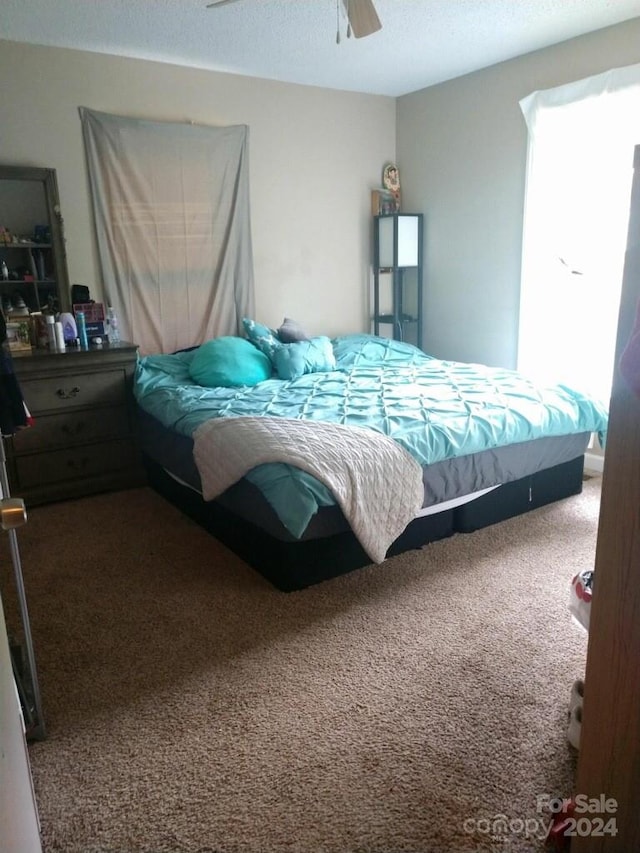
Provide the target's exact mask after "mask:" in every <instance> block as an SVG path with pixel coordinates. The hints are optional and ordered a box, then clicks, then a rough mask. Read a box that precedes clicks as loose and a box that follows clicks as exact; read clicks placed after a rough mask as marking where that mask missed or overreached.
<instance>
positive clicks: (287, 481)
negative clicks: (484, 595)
mask: <svg viewBox="0 0 640 853" xmlns="http://www.w3.org/2000/svg"><path fill="white" fill-rule="evenodd" d="M250 328H251V329H252V333H253V335H254V338H255V341H254V343H256V346H258V347H259V349H260V350H261V351H262V352H263V353H265V354H269V356H270V359H271V360H272V361H273V359H274V358H275V357H276V356H277V351H278V349H279V347H280V346H282V344H281V342H279V341H278V338H277V333H276V332H273V330H269V329H267V328H266V327H257V326H256V324H254V325H253V326H251V327H250ZM250 339H251V338H250ZM331 348H332V350H333V356H334V359H335V367H333V368H332V369H330V370H326V371H315V372H312V373H305V374H303V375H301V376H297V377H296V378H295V379H289V380H283V379H280V378H279V377H278V374H277V372H276V370H275V367H274V369H273V372H272V374H271V376H270V378H268V379H265V380H264V381H262V382H258V383H257V384H256V385H252V386H241V387H214V388H203V387H202V386H200V385H198V384H196V383H194V382H193V380H192V379H191V376H190V365H191V362H192V361H193V359H194V358H195V357H196V353H197V349H196V350H192V351H189V352H181V353H176V354H174V355H151V356H145V357H143V358H141V359H139V362H138V366H137V371H136V381H135V387H134V391H135V396H136V399H137V401H138V404H139V406H140V407H141V408H142V409H143V410H144V411H145V412H146V413H147V414H148V415H151V416H152V417H153V419H155V420H156V421H157V422H158V423H159V424H161V425H162V426H164V427H165V428H166V429H167V430H169V431H171V432H173V433H175V434H177V435H179V436H182V437H184V438H187V439H189V440H191V441H193V439H194V436H195V434H196V432H197V430H198V428H199V427H201V426H202V425H203V424H205V423H207V422H208V421H210V420H211V419H220V418H279V419H283V418H284V419H289V420H296V419H299V420H303V421H314V422H320V423H333V424H337V425H341V426H343V427H357V428H361V429H366V430H370V431H372V432H374V433H377V434H380V435H383V436H386V437H387V438H390V439H392V440H393V441H395V442H397V443H398V445H399V446H400V447H402V448H403V449H404V450H405V451H406V452H407V453H408V454H409V455H410V456H411V457H412V458H413V459H414V460H415V461H416V462H417V463H418V464H419V465H420V466H421V468H422V469H423V471H424V472H430V471H434V470H437V469H438V466H439V468H440V470H444V468H443V466H446V465H449V464H459V465H460V466H461V467H460V469H459V470H462V469H463V467H464V464H465V462H467V461H468V460H475V459H484V460H485V461H486V460H488V462H487V464H486V465H485V468H487V470H490V475H489V476H487V477H485V478H478V477H477V470H478V467H477V466H476V465H474V466H472V467H473V472H474V476H475V481H474V483H473V484H472V485H467V484H465V483H464V482H462V481H460V482H457V485H456V492H457V493H459V494H466V493H467V492H470V491H474V490H475V488H484V487H486V486H492V485H496V484H500V483H505V482H512V481H514V480H515V479H517V478H518V477H519V476H523V473H522V470H520V471H519V470H518V469H517V465H516V466H515V467H514V466H513V464H512V463H513V460H514V458H518V459H519V458H520V456H521V455H522V454H521V453H520V449H523V452H524V448H528V447H532V446H535V447H537V446H538V443H539V442H541V440H542V439H546V440H547V441H551V442H552V444H553V442H554V441H557V442H563V441H564V440H565V439H566V438H567V437H568V438H569V439H571V437H574V438H579V439H580V441H581V442H583V444H582V445H581V446H582V447H583V448H584V446H586V440H585V437H588V435H589V434H590V433H598V434H599V436H600V440H601V442H604V438H605V433H606V427H607V412H606V407H605V406H604V405H603V404H602V403H600V402H599V401H597V400H594V399H592V398H590V397H588V396H587V395H585V394H581V393H580V392H578V391H576V390H572V389H570V388H568V387H566V386H563V385H556V386H544V387H543V386H537V385H535V384H534V383H533V382H531V380H529V379H528V378H527V377H525V376H522V375H521V374H519V373H518V372H516V371H513V370H507V369H503V368H492V367H488V366H486V365H478V364H464V363H459V362H453V361H441V360H438V359H435V358H432V357H431V356H429V355H427V354H425V353H423V352H422V351H421V350H418V349H417V348H416V347H413V346H412V345H410V344H406V343H402V342H399V341H394V340H389V339H386V338H379V337H376V336H373V335H364V334H361V335H345V336H340V337H337V338H334V339H332V340H331ZM542 443H544V442H542ZM556 446H557V445H556V444H553V447H554V448H555V447H556ZM502 448H504V449H505V450H508V449H509V448H511V449H512V450H513V451H515V453H512V454H511V457H510V458H511V461H510V462H506V463H505V462H503V461H502V459H503V457H502V456H501V455H500V453H499V451H501V449H502ZM583 452H584V450H583V449H582V450H580V451H577V452H576V451H573V455H569V456H567V457H566V459H565V458H561V459H560V462H564V461H568V460H571V459H573V458H576V455H581V453H583ZM505 458H506V457H505ZM467 467H469V466H468V465H467ZM536 470H540V465H539V464H537V463H534V464H533V468H531V467H530V466H529V467H527V468H526V469H525V470H524V474H530V473H532V471H536ZM457 476H458V474H456V477H457ZM456 477H454V478H453V480H452V479H451V478H449V477H447V476H445V477H443V478H441V479H442V480H443V481H445V482H447V483H449V484H450V483H451V482H452V481H453V482H456ZM246 479H247V480H248V481H249V482H251V483H252V484H253V485H254V486H256V487H257V489H258V490H259V491H260V493H261V494H262V495H263V496H264V498H265V499H266V501H267V502H268V503H269V505H270V506H271V507H272V508H273V510H274V512H275V513H276V515H277V517H278V518H279V519H280V521H281V522H282V524H283V525H284V527H285V528H286V529H287V530H288V531H289V532H290V533H291V535H292V536H293V537H294V538H301V537H302V536H303V534H304V531H305V530H306V529H307V527H308V526H309V524H310V523H311V520H312V519H313V518H314V516H315V515H316V514H317V513H318V512H319V511H320V509H321V508H322V507H328V506H333V505H335V503H336V501H335V497H334V495H333V494H332V492H331V489H330V488H328V486H327V485H326V483H323V482H321V481H320V480H318V479H317V477H314V476H313V475H312V474H311V473H309V472H308V471H304V470H302V469H300V468H299V467H297V466H295V465H292V464H288V463H287V461H286V459H285V458H284V457H283V459H282V461H281V462H268V463H266V464H259V465H257V466H256V467H253V468H251V469H250V470H248V471H247V474H246ZM426 479H427V478H426V474H425V483H426ZM449 497H451V495H449ZM445 499H447V498H446V497H445V496H442V495H440V494H438V493H437V490H436V491H434V487H432V486H431V487H430V488H425V498H424V501H423V502H424V504H425V505H427V504H437V503H438V502H439V501H440V500H445Z"/></svg>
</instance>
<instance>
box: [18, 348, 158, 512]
mask: <svg viewBox="0 0 640 853" xmlns="http://www.w3.org/2000/svg"><path fill="white" fill-rule="evenodd" d="M136 357H137V346H136V345H135V344H131V343H126V342H123V343H120V344H113V345H112V346H109V344H104V345H103V346H102V347H100V348H95V347H92V348H91V349H89V350H86V351H82V350H75V349H69V350H67V351H66V352H64V353H50V352H48V351H45V350H34V351H33V353H32V354H31V355H25V356H19V357H15V358H14V359H13V363H14V368H15V372H16V375H17V377H18V380H19V382H20V387H21V389H22V393H23V396H24V399H25V401H26V403H27V406H28V407H29V411H30V412H31V414H32V415H33V417H34V418H35V425H34V426H33V427H30V428H29V429H25V430H21V431H20V432H18V433H16V434H15V435H14V436H13V437H11V438H8V439H7V440H6V441H7V445H6V450H7V470H8V475H9V483H10V486H11V492H12V494H13V495H14V496H16V497H21V498H24V500H25V502H26V503H27V505H29V506H34V505H35V504H42V503H48V502H50V501H57V500H62V499H65V498H76V497H80V496H81V495H87V494H91V493H93V492H103V491H110V490H115V489H124V488H129V487H132V486H138V485H142V484H144V482H145V477H144V472H143V469H142V464H141V460H140V455H139V453H138V449H137V444H136V439H135V417H134V401H133V396H132V391H131V385H132V379H133V372H134V370H135V365H136Z"/></svg>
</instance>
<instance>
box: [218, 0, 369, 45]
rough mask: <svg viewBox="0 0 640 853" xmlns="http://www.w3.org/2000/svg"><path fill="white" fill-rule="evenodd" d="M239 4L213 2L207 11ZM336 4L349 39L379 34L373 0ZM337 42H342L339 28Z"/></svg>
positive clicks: (225, 0)
mask: <svg viewBox="0 0 640 853" xmlns="http://www.w3.org/2000/svg"><path fill="white" fill-rule="evenodd" d="M237 2H238V0H213V2H211V3H207V9H215V8H217V7H220V6H228V5H229V4H230V3H237ZM336 2H337V3H338V5H339V4H340V2H341V3H342V5H343V6H344V9H345V12H346V14H347V22H348V23H347V37H349V36H350V35H351V33H353V35H354V37H355V38H357V39H359V38H364V37H365V36H370V35H372V34H373V33H377V32H378V30H379V29H381V28H382V24H381V23H380V18H379V17H378V13H377V12H376V9H375V6H374V5H373V0H336ZM337 41H338V42H339V41H340V27H339V26H338V38H337Z"/></svg>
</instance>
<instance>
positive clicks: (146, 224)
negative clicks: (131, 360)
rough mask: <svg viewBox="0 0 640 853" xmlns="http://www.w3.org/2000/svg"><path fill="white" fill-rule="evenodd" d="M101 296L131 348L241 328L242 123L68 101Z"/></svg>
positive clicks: (249, 299) (246, 274)
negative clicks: (161, 117) (72, 105)
mask: <svg viewBox="0 0 640 853" xmlns="http://www.w3.org/2000/svg"><path fill="white" fill-rule="evenodd" d="M80 118H81V122H82V130H83V138H84V144H85V151H86V156H87V167H88V174H89V182H90V188H91V196H92V203H93V213H94V222H95V229H96V238H97V245H98V255H99V263H100V271H101V274H102V279H103V289H104V293H105V301H106V302H107V303H108V304H109V305H112V306H113V307H114V308H115V309H116V312H117V314H118V318H119V320H120V327H121V337H122V338H123V340H129V341H133V342H135V343H137V344H138V345H139V347H140V352H141V354H149V353H161V352H173V351H174V350H176V349H181V348H184V347H189V346H194V345H197V344H200V343H202V342H204V341H206V340H208V339H210V338H212V337H217V336H219V335H235V334H242V322H241V321H242V317H243V316H253V314H254V310H253V308H254V284H253V253H252V244H251V227H250V215H249V163H248V159H249V155H248V143H249V129H248V127H246V126H244V125H239V126H235V127H223V128H214V127H202V126H196V125H191V124H179V123H172V122H158V121H147V120H142V119H135V118H125V117H122V116H115V115H108V114H106V113H100V112H95V111H93V110H89V109H87V108H86V107H80Z"/></svg>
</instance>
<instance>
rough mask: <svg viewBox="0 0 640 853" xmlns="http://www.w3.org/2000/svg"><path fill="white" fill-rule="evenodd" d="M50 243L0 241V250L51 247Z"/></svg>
mask: <svg viewBox="0 0 640 853" xmlns="http://www.w3.org/2000/svg"><path fill="white" fill-rule="evenodd" d="M52 248H53V246H52V245H51V243H0V252H1V251H2V250H3V249H52Z"/></svg>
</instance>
